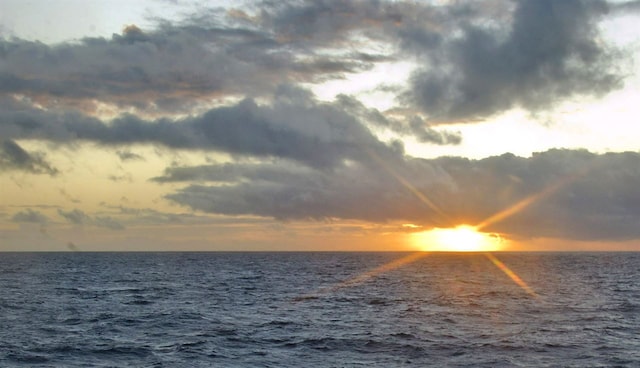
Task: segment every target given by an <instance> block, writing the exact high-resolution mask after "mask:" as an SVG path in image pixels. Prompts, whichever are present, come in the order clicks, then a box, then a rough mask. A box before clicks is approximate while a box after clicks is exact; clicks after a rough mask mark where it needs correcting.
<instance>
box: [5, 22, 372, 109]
mask: <svg viewBox="0 0 640 368" xmlns="http://www.w3.org/2000/svg"><path fill="white" fill-rule="evenodd" d="M214 20H215V21H212V20H210V21H209V22H208V23H207V24H205V23H204V22H199V21H197V20H196V19H194V20H192V21H191V22H187V23H188V24H183V25H172V24H169V23H168V22H163V23H161V24H160V25H159V26H158V28H156V29H154V30H151V31H149V32H143V31H142V30H140V29H139V28H138V27H135V26H129V27H127V28H125V30H124V32H123V34H121V35H118V34H114V35H113V36H112V38H111V39H104V38H85V39H82V40H80V41H79V42H75V43H63V44H56V45H45V44H42V43H39V42H31V41H26V40H20V39H11V40H2V39H0V50H2V52H1V54H0V61H1V63H2V69H1V70H0V94H4V95H14V94H19V95H24V96H27V97H29V98H31V99H32V100H33V101H37V102H38V103H39V104H41V105H44V106H47V107H59V106H71V107H73V108H75V109H79V110H82V111H91V112H92V111H94V110H95V109H96V108H97V106H96V104H95V101H100V102H108V103H112V104H116V105H118V106H122V107H133V108H135V109H137V110H139V111H146V112H154V111H155V112H164V113H176V112H185V111H186V112H188V111H190V110H191V109H192V108H194V107H196V106H198V104H200V103H203V102H207V101H208V100H211V99H213V98H217V97H221V96H225V95H238V94H239V95H244V94H249V95H257V94H261V93H265V92H266V93H271V92H272V91H273V87H274V86H276V85H278V84H281V83H287V82H305V81H306V82H314V81H317V80H321V79H324V78H327V77H330V76H333V77H335V76H339V75H341V74H342V73H346V72H353V71H357V70H362V69H366V68H369V67H370V66H371V65H372V61H370V60H372V59H371V58H370V57H368V56H367V55H366V54H357V53H353V54H349V55H342V56H340V57H331V56H328V55H321V54H316V53H315V52H313V51H311V50H305V49H304V48H302V47H292V46H291V45H288V44H287V43H283V42H280V41H278V40H276V39H274V38H273V33H272V32H271V31H270V30H268V29H260V28H256V27H247V26H244V25H242V24H239V23H238V22H235V21H234V19H233V18H219V17H218V18H214Z"/></svg>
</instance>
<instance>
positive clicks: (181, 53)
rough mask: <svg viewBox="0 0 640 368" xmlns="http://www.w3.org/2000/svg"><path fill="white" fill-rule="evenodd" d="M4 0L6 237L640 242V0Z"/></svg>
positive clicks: (542, 244)
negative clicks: (446, 235) (460, 236)
mask: <svg viewBox="0 0 640 368" xmlns="http://www.w3.org/2000/svg"><path fill="white" fill-rule="evenodd" d="M0 8H1V11H0V251H20V250H24V251H40V250H42V251H67V250H68V251H126V250H131V251H145V250H162V251H164V250H175V251H187V250H188V251H191V250H200V251H207V250H223V251H234V250H238V251H253V250H255V251H262V250H274V251H335V250H340V251H408V250H425V249H428V246H427V245H426V244H425V243H429V242H433V241H437V240H434V239H433V237H430V235H433V234H435V233H434V231H436V233H437V231H442V229H449V228H455V227H457V226H459V225H463V224H464V225H469V226H471V227H474V228H475V229H477V230H478V231H481V232H482V233H483V236H487V238H486V239H491V240H490V241H492V242H496V244H499V245H500V247H499V248H500V249H502V250H514V251H523V250H525V251H526V250H532V251H540V250H545V251H548V250H558V251H574V250H634V251H637V250H640V226H638V224H640V190H638V188H640V152H639V143H640V124H638V116H640V104H638V101H640V99H639V98H638V97H639V96H640V67H639V66H638V61H639V60H640V59H639V57H640V32H638V31H637V23H638V21H639V20H640V1H609V2H607V1H597V0H593V1H578V0H565V1H547V0H531V1H502V0H500V1H498V0H486V1H485V0H478V1H469V2H466V1H445V0H439V1H435V0H434V1H413V2H409V1H384V0H379V1H341V0H336V1H317V0H309V1H290V2H280V1H271V0H265V1H244V2H224V1H218V2H201V1H179V0H173V1H171V0H144V1H142V0H141V1H135V2H131V1H120V0H117V1H116V0H113V1H90V2H87V1H84V0H82V1H81V0H59V1H55V2H51V1H46V0H33V1H17V0H0ZM445 231H446V230H445Z"/></svg>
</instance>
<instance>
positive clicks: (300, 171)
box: [155, 150, 640, 240]
mask: <svg viewBox="0 0 640 368" xmlns="http://www.w3.org/2000/svg"><path fill="white" fill-rule="evenodd" d="M385 166H386V167H385ZM394 176H397V177H400V178H402V179H401V180H404V181H405V183H409V184H408V185H403V184H402V183H401V182H400V181H399V180H398V179H397V177H394ZM155 180H156V181H160V182H169V181H174V182H175V181H184V182H192V181H196V180H199V181H201V184H197V185H196V184H190V185H188V186H186V187H184V188H182V189H180V190H178V191H177V192H175V193H173V194H170V195H168V198H169V199H171V200H173V201H175V202H177V203H180V204H182V205H185V206H188V207H190V208H193V209H196V210H200V211H204V212H211V213H219V214H226V215H258V216H266V217H274V218H277V219H284V220H294V219H330V218H342V219H358V220H364V221H371V222H385V221H391V220H394V221H410V222H413V223H417V224H423V225H427V226H433V225H435V226H451V225H454V224H459V223H469V224H478V223H480V222H482V221H484V220H485V219H487V218H489V217H491V216H492V215H494V214H496V213H498V212H500V211H503V210H504V209H506V208H509V207H511V206H513V205H514V204H516V203H518V202H519V201H521V200H523V199H525V198H529V197H531V196H534V195H536V193H540V192H543V191H545V190H548V189H549V188H552V187H554V186H557V185H558V183H561V182H565V184H566V185H564V186H561V187H560V188H559V189H558V190H557V191H555V192H553V193H549V195H548V197H544V198H542V199H540V200H538V201H537V202H534V203H532V204H531V205H530V206H529V207H527V208H526V209H524V210H522V211H521V212H519V213H516V214H515V215H513V216H511V217H508V218H506V219H504V220H503V221H500V222H496V223H494V224H492V225H490V226H489V227H487V229H486V230H488V231H497V232H503V233H507V234H510V235H511V236H521V237H541V236H549V237H565V238H572V239H600V240H621V239H630V238H633V237H637V236H640V229H639V228H638V227H637V224H638V222H639V221H640V211H638V208H640V196H639V195H638V191H637V189H636V188H637V187H638V186H639V185H640V154H638V153H633V152H626V153H608V154H602V155H597V154H593V153H589V152H588V151H581V150H551V151H547V152H543V153H538V154H535V155H533V156H532V157H530V158H522V157H516V156H514V155H511V154H505V155H502V156H496V157H490V158H486V159H482V160H470V159H464V158H439V159H434V160H420V159H406V160H404V161H396V162H386V163H385V162H380V166H378V167H374V166H364V165H360V164H353V165H350V166H345V167H342V168H340V169H337V170H334V171H332V172H331V173H326V172H323V171H318V170H313V169H309V168H303V167H300V168H292V167H291V166H290V165H278V164H273V165H271V166H264V165H253V166H252V165H247V164H242V165H234V164H225V165H219V166H216V165H207V166H198V167H188V168H172V169H167V171H166V172H165V175H164V176H163V177H160V178H156V179H155ZM207 181H209V182H217V184H216V185H207V183H206V182H207ZM222 182H224V183H225V185H220V183H222ZM414 191H419V192H420V193H422V194H424V195H425V196H426V197H427V198H429V200H430V201H431V202H432V203H434V204H435V205H436V206H437V207H438V208H439V209H440V210H441V211H442V212H444V215H443V214H441V213H439V212H438V211H434V210H433V209H432V208H431V207H430V206H429V205H428V204H426V203H425V202H424V201H422V200H421V199H420V198H418V196H416V194H415V192H414Z"/></svg>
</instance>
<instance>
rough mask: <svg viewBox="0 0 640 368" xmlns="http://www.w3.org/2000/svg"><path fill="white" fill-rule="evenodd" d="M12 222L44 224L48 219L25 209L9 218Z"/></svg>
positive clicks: (36, 212)
mask: <svg viewBox="0 0 640 368" xmlns="http://www.w3.org/2000/svg"><path fill="white" fill-rule="evenodd" d="M11 219H12V220H13V221H14V222H25V223H35V224H45V223H46V222H47V221H49V219H48V218H47V216H45V215H43V214H42V213H40V212H38V211H34V210H32V209H26V210H24V211H20V212H17V213H16V214H14V215H13V217H12V218H11Z"/></svg>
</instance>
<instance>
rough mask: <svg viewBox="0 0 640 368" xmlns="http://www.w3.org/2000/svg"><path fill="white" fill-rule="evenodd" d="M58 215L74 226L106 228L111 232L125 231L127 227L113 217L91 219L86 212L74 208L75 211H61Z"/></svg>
mask: <svg viewBox="0 0 640 368" xmlns="http://www.w3.org/2000/svg"><path fill="white" fill-rule="evenodd" d="M58 214H59V215H60V216H62V217H63V218H64V219H65V220H67V221H68V222H70V223H72V224H74V225H81V226H83V225H93V226H97V227H104V228H107V229H111V230H123V229H124V228H125V227H124V225H122V224H121V223H120V222H119V221H117V220H116V219H114V218H113V217H111V216H95V217H91V216H89V215H87V214H86V213H85V212H84V211H82V210H79V209H77V208H74V209H73V210H69V211H64V210H61V209H59V210H58Z"/></svg>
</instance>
